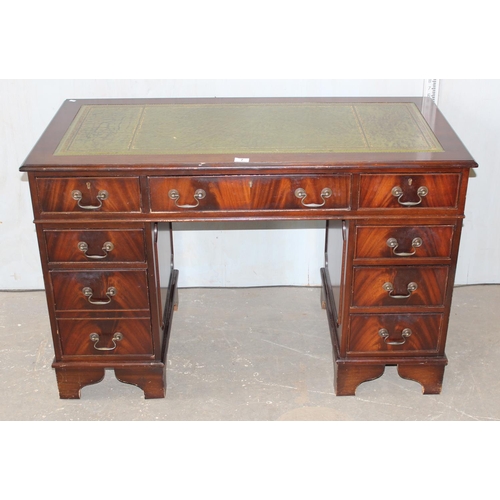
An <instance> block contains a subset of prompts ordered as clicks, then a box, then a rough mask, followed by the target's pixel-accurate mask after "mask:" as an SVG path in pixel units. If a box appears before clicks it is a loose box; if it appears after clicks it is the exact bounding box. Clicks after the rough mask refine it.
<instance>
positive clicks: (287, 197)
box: [149, 175, 351, 212]
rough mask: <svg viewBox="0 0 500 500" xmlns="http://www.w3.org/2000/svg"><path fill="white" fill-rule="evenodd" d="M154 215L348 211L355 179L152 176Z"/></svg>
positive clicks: (342, 176) (331, 177)
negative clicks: (164, 213)
mask: <svg viewBox="0 0 500 500" xmlns="http://www.w3.org/2000/svg"><path fill="white" fill-rule="evenodd" d="M149 187H150V192H151V193H150V196H151V210H152V211H153V212H179V211H188V210H192V211H217V210H304V209H311V208H315V209H317V208H323V209H346V208H349V206H350V194H351V176H350V175H333V176H317V177H302V176H289V177H283V176H273V175H269V176H260V177H257V176H255V177H254V176H226V177H194V178H193V177H151V178H150V179H149Z"/></svg>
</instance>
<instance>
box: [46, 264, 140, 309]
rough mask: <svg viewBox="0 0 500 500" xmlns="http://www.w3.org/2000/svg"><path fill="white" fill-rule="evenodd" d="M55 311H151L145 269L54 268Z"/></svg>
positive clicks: (52, 277) (52, 274)
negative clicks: (73, 269) (55, 269)
mask: <svg viewBox="0 0 500 500" xmlns="http://www.w3.org/2000/svg"><path fill="white" fill-rule="evenodd" d="M50 276H51V280H52V287H53V290H54V301H55V306H56V311H96V312H101V311H106V310H142V311H149V298H148V285H147V276H146V271H89V272H85V271H51V272H50Z"/></svg>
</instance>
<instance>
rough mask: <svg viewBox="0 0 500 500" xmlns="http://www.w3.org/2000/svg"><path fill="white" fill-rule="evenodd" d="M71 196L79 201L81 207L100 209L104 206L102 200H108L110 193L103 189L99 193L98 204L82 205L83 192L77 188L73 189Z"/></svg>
mask: <svg viewBox="0 0 500 500" xmlns="http://www.w3.org/2000/svg"><path fill="white" fill-rule="evenodd" d="M71 197H72V198H73V199H74V200H76V201H77V202H78V206H79V207H80V208H83V209H84V210H98V209H99V208H101V207H102V202H103V200H106V199H107V198H108V197H109V194H108V192H107V191H105V190H104V189H101V191H99V192H98V193H97V201H98V202H99V204H98V205H82V204H81V201H82V198H83V195H82V192H81V191H78V189H75V190H74V191H71Z"/></svg>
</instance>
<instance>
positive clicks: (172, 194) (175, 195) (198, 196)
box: [168, 189, 207, 208]
mask: <svg viewBox="0 0 500 500" xmlns="http://www.w3.org/2000/svg"><path fill="white" fill-rule="evenodd" d="M206 195H207V193H206V192H205V191H204V190H203V189H197V190H196V191H195V192H194V195H193V197H194V199H195V200H196V205H179V204H178V203H177V202H178V201H179V198H180V197H181V195H180V194H179V191H177V189H171V190H170V191H169V192H168V197H169V198H170V199H171V200H174V203H175V206H176V207H178V208H196V207H197V206H198V205H199V204H200V200H203V198H205V196H206Z"/></svg>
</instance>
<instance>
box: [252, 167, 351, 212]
mask: <svg viewBox="0 0 500 500" xmlns="http://www.w3.org/2000/svg"><path fill="white" fill-rule="evenodd" d="M350 199H351V177H350V176H349V175H331V176H315V177H311V176H289V177H279V176H272V175H271V176H266V177H262V178H258V179H256V180H255V181H253V187H252V208H255V209H272V210H305V211H308V212H309V211H314V210H317V209H325V210H328V209H330V210H332V209H333V210H335V209H348V208H349V207H350Z"/></svg>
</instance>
